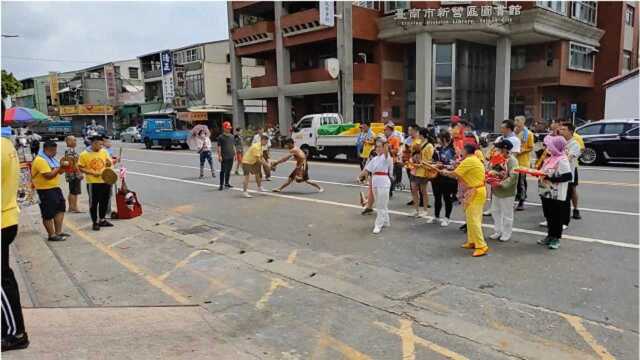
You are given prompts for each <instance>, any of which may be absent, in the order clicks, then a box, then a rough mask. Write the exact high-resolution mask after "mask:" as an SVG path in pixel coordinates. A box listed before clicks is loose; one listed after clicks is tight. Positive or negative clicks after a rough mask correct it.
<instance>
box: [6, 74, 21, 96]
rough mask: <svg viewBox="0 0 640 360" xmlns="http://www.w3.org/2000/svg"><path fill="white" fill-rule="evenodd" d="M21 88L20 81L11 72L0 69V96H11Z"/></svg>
mask: <svg viewBox="0 0 640 360" xmlns="http://www.w3.org/2000/svg"><path fill="white" fill-rule="evenodd" d="M20 90H22V83H21V82H20V81H18V80H17V79H16V78H15V77H14V76H13V74H12V73H10V72H6V71H5V70H2V98H3V99H4V98H6V97H7V96H13V95H15V94H17V93H18V91H20Z"/></svg>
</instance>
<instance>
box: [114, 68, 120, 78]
mask: <svg viewBox="0 0 640 360" xmlns="http://www.w3.org/2000/svg"><path fill="white" fill-rule="evenodd" d="M113 71H115V73H116V76H119V75H120V66H114V67H113Z"/></svg>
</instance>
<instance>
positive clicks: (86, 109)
mask: <svg viewBox="0 0 640 360" xmlns="http://www.w3.org/2000/svg"><path fill="white" fill-rule="evenodd" d="M59 114H60V116H72V115H76V116H78V115H80V116H82V115H105V114H106V115H113V107H112V106H111V105H63V106H60V107H59Z"/></svg>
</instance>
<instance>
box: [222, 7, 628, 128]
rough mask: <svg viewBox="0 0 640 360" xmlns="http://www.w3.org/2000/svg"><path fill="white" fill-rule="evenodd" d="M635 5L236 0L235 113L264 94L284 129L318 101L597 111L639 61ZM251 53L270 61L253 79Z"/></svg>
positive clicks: (535, 118) (489, 117) (440, 118)
mask: <svg viewBox="0 0 640 360" xmlns="http://www.w3.org/2000/svg"><path fill="white" fill-rule="evenodd" d="M637 10H638V2H625V1H619V2H587V1H564V2H561V1H538V2H518V1H513V2H512V1H500V2H496V1H440V2H437V1H435V2H423V1H387V2H377V1H356V2H330V1H329V2H326V1H319V2H304V3H301V2H258V1H253V2H251V1H250V2H246V1H243V2H230V3H228V18H229V37H230V39H231V40H232V47H231V51H232V55H233V56H232V59H231V63H232V68H233V69H234V70H233V71H232V75H235V78H233V79H232V88H233V89H232V90H233V100H234V104H237V105H238V106H237V107H236V108H234V111H235V113H234V118H237V119H242V114H241V112H242V110H243V106H242V105H243V104H244V103H245V102H246V101H247V100H253V99H264V100H266V101H267V109H268V111H267V114H268V115H267V122H268V123H271V124H279V126H280V129H281V131H282V129H285V132H286V131H287V130H288V129H289V128H290V127H291V124H292V123H294V122H295V121H297V120H298V119H299V118H300V117H301V116H303V115H305V114H308V113H317V112H340V113H342V115H343V116H344V118H345V119H346V120H347V121H356V122H359V121H367V122H368V121H375V122H386V121H394V122H397V123H401V124H420V125H424V124H428V123H436V124H447V123H448V122H449V120H450V118H451V115H454V114H455V115H461V116H463V117H465V118H468V119H469V120H470V121H471V122H472V123H473V124H474V125H475V127H476V128H478V129H481V130H487V131H491V130H494V129H496V128H497V126H498V125H499V123H500V122H501V121H502V120H504V119H506V118H509V117H513V116H515V115H520V114H522V115H525V116H526V117H527V119H528V121H529V122H530V124H532V125H535V126H539V127H543V126H544V124H545V122H548V121H550V120H552V119H557V118H561V117H569V116H571V115H572V113H571V109H575V110H576V114H575V115H576V117H579V118H584V119H591V120H598V119H601V118H602V117H603V115H604V93H603V89H602V84H603V83H604V82H605V81H606V80H608V79H609V78H611V77H614V76H616V75H619V74H621V73H623V72H624V71H627V69H631V68H634V67H636V66H637V64H638V11H637ZM245 58H253V59H260V61H263V62H264V63H265V75H264V76H260V77H254V78H252V79H251V85H252V86H251V87H250V88H247V87H245V86H243V85H244V83H243V81H242V80H241V79H242V77H241V76H240V75H241V71H240V69H239V63H240V62H241V61H243V60H244V59H245ZM335 61H337V62H338V64H339V69H340V71H339V75H338V76H337V77H335V78H334V77H333V76H332V74H331V73H330V71H329V68H330V67H331V65H329V64H331V63H332V62H335ZM334 75H335V74H334ZM572 104H575V105H573V106H572Z"/></svg>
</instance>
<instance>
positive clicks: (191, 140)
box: [187, 124, 211, 151]
mask: <svg viewBox="0 0 640 360" xmlns="http://www.w3.org/2000/svg"><path fill="white" fill-rule="evenodd" d="M200 131H204V135H205V136H206V137H210V136H211V131H209V128H208V127H207V125H202V124H199V125H196V126H194V127H193V129H191V134H189V137H188V138H187V145H189V149H191V150H194V151H198V150H199V149H201V148H202V140H200V138H199V137H198V134H199V133H200Z"/></svg>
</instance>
